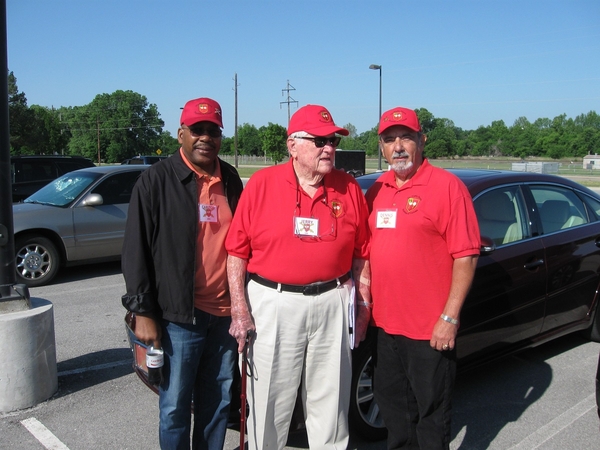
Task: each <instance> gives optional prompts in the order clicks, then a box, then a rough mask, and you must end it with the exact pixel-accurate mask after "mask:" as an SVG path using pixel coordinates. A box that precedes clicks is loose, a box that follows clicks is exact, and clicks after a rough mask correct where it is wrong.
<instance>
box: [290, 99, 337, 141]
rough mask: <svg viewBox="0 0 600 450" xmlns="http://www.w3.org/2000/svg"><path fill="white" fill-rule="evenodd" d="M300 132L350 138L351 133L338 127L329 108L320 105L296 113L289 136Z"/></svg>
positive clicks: (304, 108) (309, 106)
mask: <svg viewBox="0 0 600 450" xmlns="http://www.w3.org/2000/svg"><path fill="white" fill-rule="evenodd" d="M298 131H306V132H307V133H310V134H312V135H313V136H327V135H328V134H332V133H338V134H341V135H343V136H348V134H349V131H348V130H346V129H345V128H340V127H338V126H336V124H335V123H334V122H333V118H332V117H331V114H330V113H329V111H327V108H325V107H324V106H319V105H306V106H303V107H302V108H300V109H299V110H298V111H296V112H295V113H294V115H293V116H292V118H291V119H290V124H289V125H288V136H289V135H291V134H293V133H296V132H298Z"/></svg>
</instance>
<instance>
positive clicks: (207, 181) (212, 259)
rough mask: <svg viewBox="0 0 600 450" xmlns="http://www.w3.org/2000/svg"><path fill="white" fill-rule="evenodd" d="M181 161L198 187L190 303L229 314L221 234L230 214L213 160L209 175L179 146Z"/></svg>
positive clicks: (224, 232) (224, 255) (218, 168)
mask: <svg viewBox="0 0 600 450" xmlns="http://www.w3.org/2000/svg"><path fill="white" fill-rule="evenodd" d="M179 151H180V153H181V156H182V157H183V161H184V162H185V163H186V165H187V166H188V167H189V168H190V169H191V170H193V171H194V172H195V173H196V184H197V187H198V220H199V223H198V234H197V237H196V271H195V279H194V307H196V308H198V309H200V310H202V311H205V312H207V313H209V314H213V315H215V316H229V315H231V299H230V297H229V285H228V284H227V251H226V250H225V238H226V237H227V232H228V231H229V226H230V224H231V219H232V217H233V215H232V213H231V209H230V208H229V204H228V203H227V197H226V196H225V189H224V186H223V181H222V179H221V166H220V163H219V160H218V159H217V161H216V167H215V173H214V174H213V175H212V176H209V175H204V174H202V173H200V172H199V171H198V170H197V169H196V168H195V167H194V166H193V165H192V164H191V163H190V162H189V161H188V160H187V158H186V157H185V154H184V153H183V150H181V149H180V150H179Z"/></svg>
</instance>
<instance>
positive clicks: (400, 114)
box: [392, 111, 402, 121]
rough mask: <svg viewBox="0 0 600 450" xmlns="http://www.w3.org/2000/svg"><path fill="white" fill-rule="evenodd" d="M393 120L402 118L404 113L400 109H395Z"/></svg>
mask: <svg viewBox="0 0 600 450" xmlns="http://www.w3.org/2000/svg"><path fill="white" fill-rule="evenodd" d="M392 120H396V121H400V120H402V113H401V112H400V111H394V113H393V114H392Z"/></svg>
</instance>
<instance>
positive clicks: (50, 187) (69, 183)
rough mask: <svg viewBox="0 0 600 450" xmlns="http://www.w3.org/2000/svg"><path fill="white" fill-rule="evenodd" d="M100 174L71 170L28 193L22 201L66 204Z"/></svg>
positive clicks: (57, 204) (53, 204)
mask: <svg viewBox="0 0 600 450" xmlns="http://www.w3.org/2000/svg"><path fill="white" fill-rule="evenodd" d="M101 175H102V174H99V173H94V172H79V171H78V172H71V173H67V174H66V175H63V176H62V177H60V178H57V179H56V180H54V181H52V182H51V183H49V184H47V185H46V186H44V187H43V188H41V189H40V190H39V191H37V192H36V193H34V194H32V195H30V196H29V197H27V198H26V199H25V200H23V202H24V203H41V204H43V205H52V206H67V205H69V204H70V203H71V202H72V201H73V200H75V199H76V198H77V197H78V196H79V195H80V194H81V193H82V192H83V191H84V190H86V189H87V188H88V187H89V186H90V185H91V184H92V183H93V182H94V181H96V180H97V179H98V178H100V176H101Z"/></svg>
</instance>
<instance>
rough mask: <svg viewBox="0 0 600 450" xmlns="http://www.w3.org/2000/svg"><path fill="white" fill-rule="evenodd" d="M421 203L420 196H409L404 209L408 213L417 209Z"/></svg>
mask: <svg viewBox="0 0 600 450" xmlns="http://www.w3.org/2000/svg"><path fill="white" fill-rule="evenodd" d="M419 203H421V198H420V197H409V198H408V199H407V200H406V206H405V207H404V211H405V212H407V213H412V212H415V211H416V210H417V207H418V206H419Z"/></svg>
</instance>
